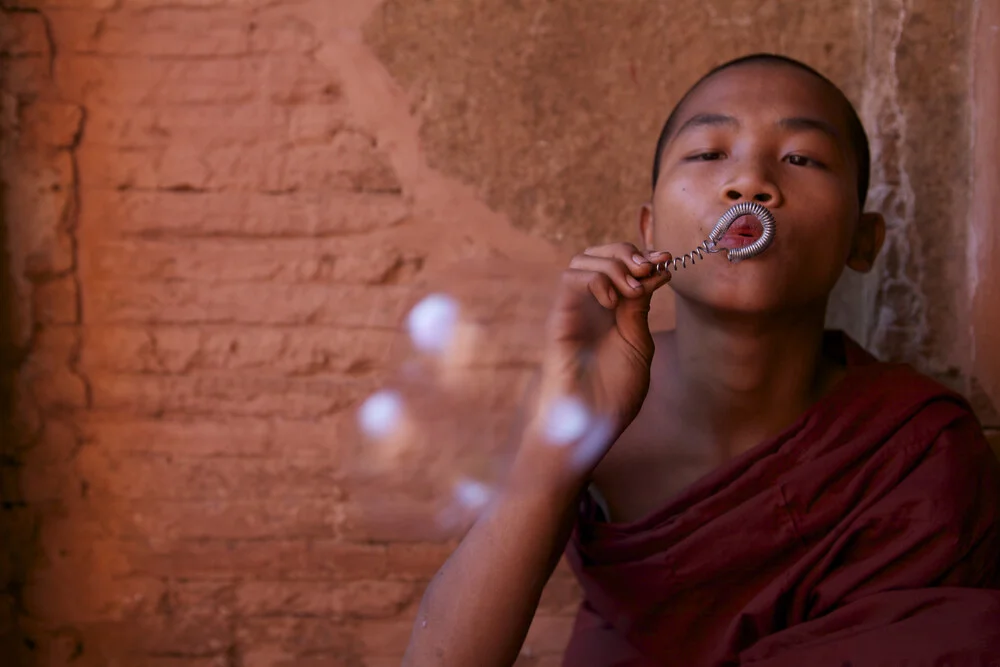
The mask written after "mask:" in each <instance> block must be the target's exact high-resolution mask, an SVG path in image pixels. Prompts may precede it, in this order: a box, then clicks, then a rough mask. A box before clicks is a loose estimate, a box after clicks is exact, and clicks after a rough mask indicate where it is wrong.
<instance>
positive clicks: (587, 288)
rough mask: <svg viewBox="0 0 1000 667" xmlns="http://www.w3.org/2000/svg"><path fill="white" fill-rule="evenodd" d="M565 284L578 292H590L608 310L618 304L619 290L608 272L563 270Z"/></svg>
mask: <svg viewBox="0 0 1000 667" xmlns="http://www.w3.org/2000/svg"><path fill="white" fill-rule="evenodd" d="M563 284H565V285H567V286H569V287H570V288H572V290H573V291H574V292H577V293H583V292H590V294H592V295H593V297H594V299H595V300H596V301H597V303H599V304H601V306H603V307H604V308H607V309H608V310H614V309H615V307H616V306H618V300H619V298H620V295H619V292H618V290H617V289H616V288H615V285H614V283H613V282H612V281H611V278H609V277H608V275H607V274H604V273H598V272H595V271H585V270H582V269H566V270H565V271H564V272H563Z"/></svg>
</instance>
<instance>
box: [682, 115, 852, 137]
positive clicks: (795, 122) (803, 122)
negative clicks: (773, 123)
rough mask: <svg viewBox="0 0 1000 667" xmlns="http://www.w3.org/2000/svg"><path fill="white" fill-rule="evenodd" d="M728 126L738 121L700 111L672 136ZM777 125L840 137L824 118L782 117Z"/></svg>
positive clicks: (735, 125)
mask: <svg viewBox="0 0 1000 667" xmlns="http://www.w3.org/2000/svg"><path fill="white" fill-rule="evenodd" d="M720 126H729V127H733V128H739V127H740V121H738V120H737V119H736V118H734V117H732V116H727V115H725V114H718V113H700V114H696V115H694V116H691V118H688V119H687V121H685V123H684V124H683V125H681V126H680V128H679V129H678V130H677V132H675V133H674V138H677V137H679V136H680V135H681V134H682V133H684V132H685V131H687V130H691V129H694V128H696V127H720ZM778 127H781V128H784V129H787V130H798V131H810V132H822V133H823V134H826V135H828V136H830V137H832V138H833V139H840V132H838V131H837V128H836V127H834V126H833V125H831V124H830V123H828V122H826V121H825V120H820V119H818V118H809V117H807V116H795V117H792V118H782V119H781V120H779V121H778Z"/></svg>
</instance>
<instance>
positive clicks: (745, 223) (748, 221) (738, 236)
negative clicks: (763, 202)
mask: <svg viewBox="0 0 1000 667" xmlns="http://www.w3.org/2000/svg"><path fill="white" fill-rule="evenodd" d="M763 234H764V225H763V224H761V221H760V220H758V219H757V216H754V215H741V216H740V217H738V218H736V220H735V221H733V224H732V225H730V226H729V229H728V230H726V233H725V234H723V236H722V238H721V239H719V242H718V246H719V247H720V248H726V249H727V250H737V249H739V248H745V247H746V246H748V245H750V244H751V243H754V242H755V241H756V240H757V239H759V238H760V237H761V235H763Z"/></svg>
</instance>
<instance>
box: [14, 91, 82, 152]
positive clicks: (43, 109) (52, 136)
mask: <svg viewBox="0 0 1000 667" xmlns="http://www.w3.org/2000/svg"><path fill="white" fill-rule="evenodd" d="M18 124H19V126H20V129H21V133H22V140H23V141H25V142H27V143H29V144H37V145H42V146H51V147H54V148H70V147H72V146H73V145H74V144H75V143H76V141H77V139H78V138H79V135H80V132H81V130H82V128H83V109H82V108H81V107H80V106H78V105H76V104H65V103H61V102H46V101H36V102H32V103H31V104H25V105H23V106H21V108H20V110H19V118H18Z"/></svg>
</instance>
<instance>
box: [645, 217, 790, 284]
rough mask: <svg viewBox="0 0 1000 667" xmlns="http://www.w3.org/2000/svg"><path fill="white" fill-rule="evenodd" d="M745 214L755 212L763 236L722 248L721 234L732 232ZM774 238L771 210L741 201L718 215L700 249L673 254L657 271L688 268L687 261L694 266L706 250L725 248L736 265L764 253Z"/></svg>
mask: <svg viewBox="0 0 1000 667" xmlns="http://www.w3.org/2000/svg"><path fill="white" fill-rule="evenodd" d="M744 215H752V216H754V217H755V218H757V219H758V220H760V224H761V227H763V229H764V231H763V232H762V233H761V235H760V238H759V239H757V240H756V241H754V242H753V243H751V244H750V245H747V246H744V247H742V248H732V249H728V248H719V247H718V243H719V241H720V240H722V237H723V236H725V234H726V232H727V231H729V228H730V227H731V226H732V224H733V223H734V222H736V220H738V219H739V218H740V217H742V216H744ZM773 240H774V216H773V215H772V214H771V211H769V210H768V209H767V207H766V206H763V205H761V204H759V203H757V202H755V201H744V202H740V203H739V204H736V205H735V206H733V207H732V208H730V209H729V210H728V211H726V212H725V213H723V214H722V217H721V218H719V221H718V222H717V223H715V227H714V228H713V229H712V232H711V233H710V234H709V235H708V238H707V239H706V240H704V241H702V242H701V244H700V245H699V246H698V247H697V248H695V249H694V250H692V251H691V252H686V253H684V254H683V255H681V256H680V257H674V258H673V259H672V260H670V261H669V262H662V263H660V264H657V265H656V270H657V271H663V270H664V269H666V268H667V265H672V267H671V268H673V269H674V270H677V269H680V268H685V267H686V266H687V265H688V262H691V265H692V266H694V264H695V263H696V262H697V261H698V260H701V259H705V253H710V254H714V253H717V252H722V250H725V251H726V257H727V258H728V259H729V261H730V262H732V263H734V264H735V263H736V262H741V261H743V260H745V259H750V258H751V257H756V256H757V255H759V254H760V253H762V252H764V250H766V249H767V247H768V246H769V245H771V242H772V241H773Z"/></svg>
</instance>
